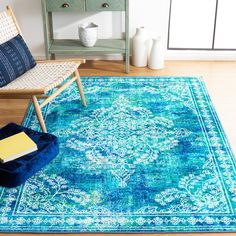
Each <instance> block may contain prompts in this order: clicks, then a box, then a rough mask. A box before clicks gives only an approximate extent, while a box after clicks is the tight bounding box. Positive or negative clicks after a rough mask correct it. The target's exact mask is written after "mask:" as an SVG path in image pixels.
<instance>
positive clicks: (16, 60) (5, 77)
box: [0, 35, 36, 88]
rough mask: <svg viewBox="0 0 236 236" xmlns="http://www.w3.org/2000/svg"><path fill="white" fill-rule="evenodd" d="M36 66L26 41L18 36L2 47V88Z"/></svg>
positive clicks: (0, 72) (0, 70)
mask: <svg viewBox="0 0 236 236" xmlns="http://www.w3.org/2000/svg"><path fill="white" fill-rule="evenodd" d="M35 65H36V62H35V60H34V58H33V56H32V55H31V53H30V50H29V48H28V47H27V45H26V43H25V41H24V39H23V38H22V37H21V36H20V35H17V36H16V37H14V38H12V39H10V40H9V41H7V42H5V43H3V44H1V45H0V88H1V87H3V86H5V85H7V84H9V83H10V82H12V81H13V80H15V79H16V78H17V77H19V76H21V75H22V74H24V73H25V72H26V71H28V70H30V69H31V68H33V67H34V66H35Z"/></svg>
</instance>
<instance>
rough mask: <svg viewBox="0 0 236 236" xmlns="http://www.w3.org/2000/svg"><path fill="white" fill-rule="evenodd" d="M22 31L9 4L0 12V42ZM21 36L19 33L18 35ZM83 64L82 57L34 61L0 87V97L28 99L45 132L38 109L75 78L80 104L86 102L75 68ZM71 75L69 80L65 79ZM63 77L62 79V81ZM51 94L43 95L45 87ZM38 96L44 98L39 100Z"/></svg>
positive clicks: (45, 90)
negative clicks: (20, 73) (27, 69)
mask: <svg viewBox="0 0 236 236" xmlns="http://www.w3.org/2000/svg"><path fill="white" fill-rule="evenodd" d="M18 34H20V35H21V36H22V32H21V30H20V27H19V25H18V23H17V21H16V18H15V16H14V13H13V11H12V9H11V7H10V6H7V10H6V11H5V12H2V13H0V44H2V43H4V42H6V41H8V40H10V39H12V38H14V37H15V36H16V35H18ZM22 37H23V36H22ZM82 63H85V60H84V59H70V60H55V61H38V62H37V65H36V66H35V67H34V68H32V69H31V70H29V71H28V72H26V73H25V74H23V75H21V76H20V77H18V78H17V79H16V80H14V81H12V82H11V83H9V84H7V85H6V86H4V87H1V88H0V98H10V99H27V98H31V99H32V101H33V104H34V108H35V112H36V115H37V118H38V121H39V123H40V126H41V129H42V131H43V132H47V129H46V125H45V122H44V119H43V116H42V112H41V108H43V107H44V106H45V105H47V104H48V103H49V102H50V101H51V100H52V99H54V98H55V97H56V96H57V95H59V94H60V93H61V92H62V91H63V90H64V89H66V88H67V87H69V86H70V85H71V84H72V83H73V82H74V81H76V83H77V86H78V90H79V93H80V96H81V100H82V103H83V105H84V106H86V101H85V97H84V93H83V87H82V84H81V80H80V76H79V73H78V67H79V65H80V64H82ZM70 76H71V79H69V80H66V79H68V78H69V77H70ZM65 80H66V81H65ZM52 89H54V90H53V93H52V94H51V95H49V96H47V95H46V94H47V92H48V91H49V90H52ZM38 99H44V100H43V101H42V102H41V103H39V101H38Z"/></svg>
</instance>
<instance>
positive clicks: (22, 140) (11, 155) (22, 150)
mask: <svg viewBox="0 0 236 236" xmlns="http://www.w3.org/2000/svg"><path fill="white" fill-rule="evenodd" d="M36 150H38V148H37V145H36V143H35V142H34V141H33V140H32V139H31V138H30V137H29V136H28V135H27V134H25V133H24V132H20V133H18V134H15V135H12V136H10V137H8V138H5V139H2V140H0V162H2V163H5V162H8V161H12V160H15V159H17V158H19V157H22V156H24V155H27V154H29V153H31V152H34V151H36Z"/></svg>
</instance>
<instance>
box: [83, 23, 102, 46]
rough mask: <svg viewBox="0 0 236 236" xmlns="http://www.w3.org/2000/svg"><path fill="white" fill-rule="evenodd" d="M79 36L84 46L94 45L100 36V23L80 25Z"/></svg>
mask: <svg viewBox="0 0 236 236" xmlns="http://www.w3.org/2000/svg"><path fill="white" fill-rule="evenodd" d="M79 38H80V41H81V43H82V45H83V46H85V47H93V46H94V45H95V44H96V42H97V38H98V25H96V24H94V23H85V24H82V25H80V26H79Z"/></svg>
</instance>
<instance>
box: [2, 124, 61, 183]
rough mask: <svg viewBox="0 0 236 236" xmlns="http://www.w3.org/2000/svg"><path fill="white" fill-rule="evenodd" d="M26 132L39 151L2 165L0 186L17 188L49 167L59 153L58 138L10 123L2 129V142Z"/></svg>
mask: <svg viewBox="0 0 236 236" xmlns="http://www.w3.org/2000/svg"><path fill="white" fill-rule="evenodd" d="M22 131H24V132H25V133H26V134H27V135H28V136H29V137H30V138H31V139H32V140H33V141H34V142H35V143H36V144H37V146H38V150H37V151H35V152H32V153H30V154H28V155H25V156H23V157H20V158H18V159H16V160H13V161H9V162H6V163H0V186H4V187H16V186H18V185H21V184H23V183H24V182H25V181H26V180H27V179H28V178H30V177H31V176H32V175H34V174H35V173H36V172H37V171H39V170H40V169H42V168H43V167H44V166H45V165H47V164H48V163H49V162H50V161H51V160H52V159H53V158H54V157H56V156H57V154H58V152H59V145H58V141H57V137H56V136H54V135H52V134H46V133H41V132H36V131H33V130H31V129H28V128H25V127H22V126H19V125H17V124H14V123H10V124H8V125H6V126H5V127H3V128H1V129H0V140H1V139H4V138H7V137H9V136H11V135H14V134H17V133H20V132H22Z"/></svg>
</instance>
